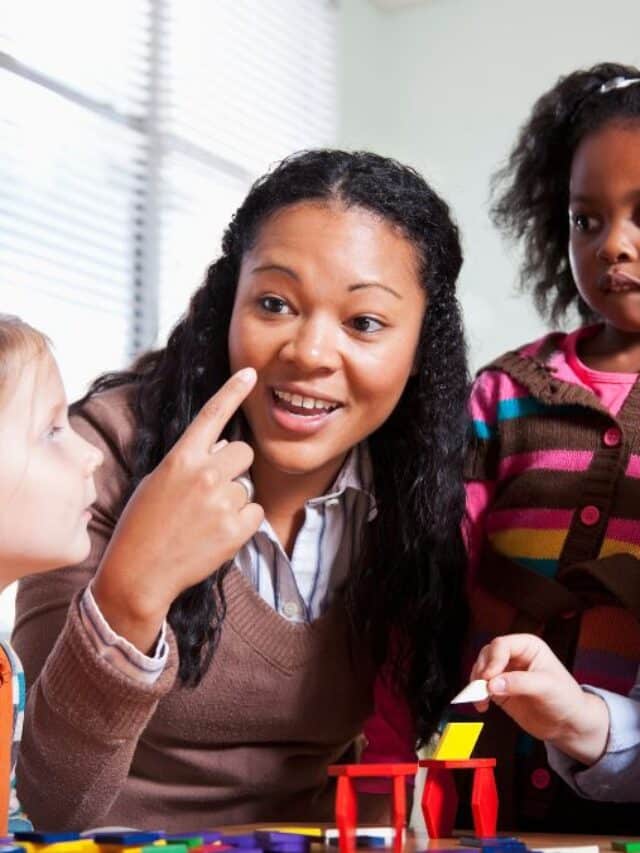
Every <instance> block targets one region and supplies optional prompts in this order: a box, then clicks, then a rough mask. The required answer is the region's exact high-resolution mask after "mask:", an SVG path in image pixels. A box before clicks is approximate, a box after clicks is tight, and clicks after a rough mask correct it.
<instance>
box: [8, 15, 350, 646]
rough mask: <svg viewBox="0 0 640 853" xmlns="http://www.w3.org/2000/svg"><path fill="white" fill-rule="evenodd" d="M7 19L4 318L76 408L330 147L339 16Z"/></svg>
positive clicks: (172, 316) (152, 339) (160, 330)
mask: <svg viewBox="0 0 640 853" xmlns="http://www.w3.org/2000/svg"><path fill="white" fill-rule="evenodd" d="M2 5H3V7H4V8H3V14H2V16H1V17H0V100H1V102H2V104H3V106H4V108H3V110H2V115H1V116H0V311H3V312H8V313H14V314H19V315H21V316H23V317H24V318H25V319H27V320H29V321H30V322H31V323H33V324H34V325H35V326H37V327H38V328H40V329H42V330H43V331H45V332H46V333H47V334H48V335H49V336H50V337H51V338H52V340H53V342H54V345H55V349H56V353H57V356H58V360H59V362H60V365H61V368H62V373H63V376H64V378H65V382H66V385H67V389H68V391H69V395H70V397H72V398H73V397H77V396H78V395H80V394H81V393H83V391H84V389H85V388H86V385H87V383H88V382H89V381H90V380H91V379H92V378H93V377H95V376H96V375H97V374H98V373H100V372H103V371H105V370H109V369H116V368H119V367H122V366H124V365H125V364H126V363H127V362H128V361H129V360H130V359H131V358H132V357H133V356H134V355H135V354H136V353H137V352H139V351H140V350H141V349H144V348H146V347H148V346H151V345H153V344H154V343H156V342H158V341H162V340H164V338H165V337H166V333H167V331H168V330H169V329H170V328H171V326H172V325H173V324H174V322H175V321H176V320H177V319H178V317H179V315H180V314H181V313H182V311H184V309H185V308H186V306H187V303H188V298H189V294H190V293H191V292H192V291H193V290H194V289H195V288H196V287H197V285H198V284H199V282H200V280H201V279H202V277H203V273H204V270H205V268H206V266H207V264H208V263H209V262H210V261H211V260H212V259H213V258H214V257H215V256H216V255H217V253H218V250H219V243H220V238H221V236H222V230H223V228H224V226H225V225H226V223H227V222H228V220H229V218H230V216H231V214H232V213H233V211H234V209H235V208H236V207H237V205H238V204H239V203H240V201H241V200H242V198H243V197H244V195H245V193H246V191H247V189H248V187H249V185H250V184H251V182H252V181H253V180H254V179H255V178H256V177H257V176H258V175H260V174H262V173H263V172H264V171H266V169H268V168H269V166H270V165H271V164H273V163H274V162H275V161H277V160H279V159H281V158H282V157H283V156H286V155H287V154H289V153H291V152H292V151H295V150H299V149H301V148H309V147H315V146H323V145H332V144H333V143H334V139H335V132H336V91H335V90H336V72H335V54H336V28H337V10H336V8H335V5H334V2H332V0H111V2H109V3H100V2H97V1H96V0H58V2H56V3H47V2H46V0H20V2H19V3H8V2H5V3H3V4H2ZM0 609H1V608H0ZM4 618H5V625H4V627H5V629H6V620H7V618H10V617H7V616H6V615H5V617H4ZM2 628H3V625H2V616H1V615H0V631H1V630H2Z"/></svg>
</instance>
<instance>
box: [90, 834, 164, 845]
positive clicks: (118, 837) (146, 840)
mask: <svg viewBox="0 0 640 853" xmlns="http://www.w3.org/2000/svg"><path fill="white" fill-rule="evenodd" d="M164 837H165V835H164V832H96V833H95V834H94V836H93V840H94V841H96V842H97V843H98V844H117V845H119V846H121V847H143V846H146V845H148V844H153V842H154V841H159V840H160V839H162V838H164Z"/></svg>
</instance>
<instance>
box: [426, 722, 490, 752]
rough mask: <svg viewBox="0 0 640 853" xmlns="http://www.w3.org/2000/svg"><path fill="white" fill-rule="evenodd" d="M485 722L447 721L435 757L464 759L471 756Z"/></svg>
mask: <svg viewBox="0 0 640 853" xmlns="http://www.w3.org/2000/svg"><path fill="white" fill-rule="evenodd" d="M483 726H484V723H447V725H446V726H445V728H444V731H443V732H442V735H441V736H440V740H439V742H438V745H437V747H436V750H435V752H434V753H433V758H439V759H440V760H442V761H444V760H448V761H464V760H465V759H466V758H471V753H472V752H473V748H474V746H475V745H476V743H477V742H478V738H479V737H480V732H481V731H482V727H483Z"/></svg>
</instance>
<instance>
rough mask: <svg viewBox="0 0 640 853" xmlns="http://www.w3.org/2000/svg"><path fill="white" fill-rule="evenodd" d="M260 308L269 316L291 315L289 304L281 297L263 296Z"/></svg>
mask: <svg viewBox="0 0 640 853" xmlns="http://www.w3.org/2000/svg"><path fill="white" fill-rule="evenodd" d="M259 303H260V307H261V308H263V309H264V310H265V311H268V312H269V314H289V313H291V312H290V311H289V310H288V309H289V306H288V304H287V303H286V302H285V301H284V299H280V297H279V296H262V297H261V298H260V300H259Z"/></svg>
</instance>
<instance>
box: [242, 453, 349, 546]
mask: <svg viewBox="0 0 640 853" xmlns="http://www.w3.org/2000/svg"><path fill="white" fill-rule="evenodd" d="M345 458H346V457H342V458H341V459H337V460H332V461H331V462H330V463H328V464H327V465H324V466H323V467H322V468H319V469H318V470H316V471H309V472H305V473H304V474H296V473H293V474H292V473H289V472H286V471H282V470H280V469H278V468H275V467H274V466H272V465H271V464H270V463H269V462H268V460H265V459H264V458H263V457H262V456H261V455H260V454H259V453H256V456H255V459H254V462H253V465H252V466H251V479H252V480H253V485H254V487H255V490H256V494H255V498H254V499H255V501H256V502H257V503H259V504H260V505H261V506H262V508H263V509H264V514H265V517H266V518H267V520H268V521H269V524H270V525H271V527H272V528H273V530H274V531H275V534H276V536H277V537H278V539H279V541H280V542H281V544H282V547H283V548H284V549H285V551H286V552H287V554H288V555H289V556H291V554H292V552H293V546H294V544H295V541H296V537H297V535H298V533H299V532H300V528H301V527H302V525H303V523H304V512H305V509H304V508H305V503H306V502H307V501H308V500H310V499H311V498H317V497H319V496H320V495H323V494H325V493H326V492H327V490H328V489H329V487H330V486H331V484H332V483H333V482H334V480H335V478H336V477H337V475H338V471H339V470H340V468H341V467H342V465H343V464H344V460H345Z"/></svg>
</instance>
